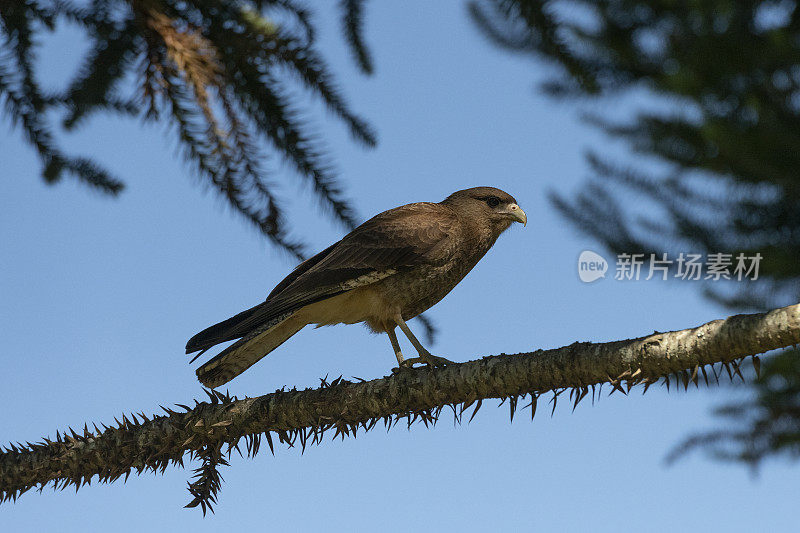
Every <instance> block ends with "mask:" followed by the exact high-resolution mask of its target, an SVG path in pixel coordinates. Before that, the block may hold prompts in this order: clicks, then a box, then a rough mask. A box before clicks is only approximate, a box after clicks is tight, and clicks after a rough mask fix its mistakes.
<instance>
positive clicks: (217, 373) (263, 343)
mask: <svg viewBox="0 0 800 533" xmlns="http://www.w3.org/2000/svg"><path fill="white" fill-rule="evenodd" d="M293 315H294V312H289V313H284V314H283V315H281V316H280V317H278V318H276V319H275V320H271V321H270V322H269V323H268V324H265V325H264V326H263V327H260V328H258V329H257V330H255V331H253V332H251V333H249V334H247V335H246V336H244V337H243V338H241V339H240V340H238V341H236V342H235V343H233V344H231V345H230V346H228V347H227V348H225V349H224V350H222V351H221V352H220V353H219V354H217V355H216V356H214V357H213V358H212V359H210V360H209V361H207V362H206V363H204V364H203V365H201V366H200V367H199V368H198V369H197V371H196V373H197V379H199V380H200V382H201V383H202V384H203V385H205V386H206V387H210V388H212V389H213V388H215V387H219V386H220V385H224V384H225V383H227V382H229V381H230V380H232V379H233V378H235V377H236V376H238V375H239V374H241V373H242V372H244V371H245V370H247V369H248V368H250V367H251V366H253V365H254V364H255V363H257V362H258V361H259V360H260V359H261V358H262V357H264V356H265V355H267V354H268V353H270V352H271V351H273V350H274V349H275V348H277V347H278V346H280V345H281V344H283V343H284V342H286V340H287V339H288V338H289V337H291V336H292V335H294V334H295V333H297V332H298V331H300V330H301V329H303V327H304V326H305V325H306V324H305V322H302V321H299V320H297V319H296V317H295V318H293Z"/></svg>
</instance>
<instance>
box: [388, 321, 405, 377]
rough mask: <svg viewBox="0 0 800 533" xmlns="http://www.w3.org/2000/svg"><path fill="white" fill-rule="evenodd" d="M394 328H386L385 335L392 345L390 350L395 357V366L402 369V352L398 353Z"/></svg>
mask: <svg viewBox="0 0 800 533" xmlns="http://www.w3.org/2000/svg"><path fill="white" fill-rule="evenodd" d="M395 327H396V326H392V327H391V328H386V334H387V335H389V341H391V343H392V350H394V356H395V357H397V366H398V367H399V368H402V367H403V361H404V358H403V352H401V351H400V343H399V342H397V335H395V334H394V328H395Z"/></svg>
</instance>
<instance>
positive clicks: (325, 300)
mask: <svg viewBox="0 0 800 533" xmlns="http://www.w3.org/2000/svg"><path fill="white" fill-rule="evenodd" d="M514 222H520V223H522V224H523V225H527V222H528V218H527V215H526V214H525V211H523V210H522V208H520V206H519V205H518V204H517V201H516V200H515V199H514V197H513V196H511V195H510V194H508V193H506V192H504V191H502V190H500V189H497V188H494V187H473V188H470V189H464V190H460V191H457V192H454V193H453V194H451V195H449V196H448V197H447V198H445V199H444V200H443V201H441V202H438V203H434V202H418V203H412V204H407V205H403V206H400V207H396V208H394V209H390V210H388V211H384V212H383V213H380V214H378V215H375V216H374V217H372V218H371V219H369V220H367V221H366V222H364V223H363V224H361V225H360V226H358V227H356V228H355V229H354V230H353V231H351V232H350V233H348V234H347V235H345V236H344V237H343V238H342V239H341V240H340V241H338V242H336V243H334V244H332V245H331V246H329V247H328V248H326V249H324V250H323V251H321V252H319V253H318V254H316V255H315V256H313V257H311V258H310V259H307V260H305V261H303V262H302V263H300V264H299V265H298V266H297V267H296V268H295V269H294V270H293V271H292V272H291V273H290V274H289V275H288V276H286V278H284V279H283V281H281V282H280V283H278V285H276V286H275V288H274V289H273V290H272V292H270V293H269V295H268V296H267V299H266V300H265V301H264V302H262V303H260V304H258V305H256V306H255V307H252V308H250V309H247V310H246V311H243V312H241V313H239V314H237V315H235V316H233V317H231V318H229V319H227V320H224V321H222V322H220V323H218V324H215V325H213V326H210V327H208V328H206V329H204V330H203V331H201V332H200V333H198V334H196V335H195V336H193V337H192V338H191V339H189V341H188V342H187V344H186V353H187V354H191V353H194V352H199V353H198V354H197V355H196V356H195V357H194V358H193V359H192V362H194V360H195V359H197V358H198V357H199V356H200V355H202V354H203V353H204V352H205V351H207V350H208V349H210V348H212V347H213V346H216V345H218V344H220V343H224V342H227V341H231V340H235V339H238V340H237V341H236V342H235V343H233V344H231V345H230V346H229V347H227V348H225V349H224V350H222V351H221V352H220V353H219V354H217V355H216V356H214V357H213V358H212V359H210V360H209V361H207V362H206V363H204V364H202V365H201V366H200V367H198V368H197V370H196V374H197V377H198V379H199V381H200V382H201V383H202V384H203V385H205V386H207V387H210V388H216V387H219V386H221V385H224V384H225V383H227V382H229V381H230V380H232V379H233V378H235V377H236V376H238V375H239V374H241V373H242V372H244V371H245V370H247V369H248V368H250V367H251V366H252V365H253V364H255V363H256V362H257V361H259V360H260V359H262V358H263V357H264V356H266V355H267V354H269V353H270V352H272V351H273V350H275V349H276V348H277V347H278V346H280V345H281V344H283V343H284V342H285V341H286V340H288V339H289V338H290V337H291V336H293V335H294V334H295V333H297V332H299V331H300V330H301V329H303V328H304V327H305V326H307V325H310V324H314V325H316V327H321V326H326V325H334V324H341V323H344V324H355V323H359V322H363V323H365V324H366V325H367V327H368V328H369V329H371V330H372V331H373V332H375V333H384V332H385V333H386V334H387V335H388V337H389V341H390V343H391V345H392V351H393V352H394V355H395V357H396V358H397V364H398V366H397V368H396V369H393V370H395V371H397V370H398V369H399V370H402V369H406V368H411V367H413V365H414V364H425V365H428V366H429V367H439V366H443V365H446V364H449V363H451V362H450V361H448V360H447V359H445V358H443V357H438V356H435V355H432V354H431V353H430V352H429V351H428V350H427V349H426V348H425V347H424V346H423V345H422V343H421V342H420V341H419V340H418V339H417V338H416V337H415V336H414V334H413V333H412V332H411V329H409V327H408V325H407V324H406V321H408V320H411V319H412V318H414V317H416V316H418V315H419V314H420V313H422V312H423V311H426V310H427V309H429V308H430V307H431V306H433V305H435V304H436V303H438V302H439V301H440V300H441V299H442V298H444V297H445V295H447V294H448V293H449V292H450V291H451V290H452V289H453V288H454V287H455V286H456V285H457V284H458V283H459V282H460V281H461V280H462V279H463V278H464V276H466V275H467V274H468V273H469V271H470V270H472V268H473V267H474V266H475V265H476V264H477V263H478V261H479V260H480V259H481V258H482V257H483V256H484V255H485V254H486V252H488V251H489V249H490V248H491V247H492V246H493V245H494V243H495V241H496V240H497V238H498V237H499V236H500V234H501V233H503V232H504V231H505V230H507V229H508V228H509V227H510V226H511V224H512V223H514ZM398 327H399V328H400V330H401V331H402V332H403V333H404V334H405V336H406V337H407V338H408V340H409V341H410V342H411V344H412V345H413V347H414V348H415V349H416V351H417V353H418V357H414V358H408V359H406V358H405V357H404V356H403V353H402V351H401V349H400V344H399V342H398V340H397V335H396V334H395V329H396V328H398Z"/></svg>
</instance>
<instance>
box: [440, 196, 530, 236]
mask: <svg viewBox="0 0 800 533" xmlns="http://www.w3.org/2000/svg"><path fill="white" fill-rule="evenodd" d="M442 203H443V204H445V205H448V206H450V207H451V208H453V209H455V210H456V211H457V212H458V213H460V214H462V215H465V216H467V217H470V218H473V219H477V220H485V221H487V222H488V223H489V225H490V226H491V227H492V229H493V230H494V231H495V232H497V233H498V234H499V233H500V232H502V231H504V230H506V229H507V228H508V227H509V226H510V225H511V223H512V222H521V223H522V224H523V225H526V224H527V223H528V217H527V215H526V214H525V211H523V210H522V208H521V207H520V206H518V205H517V201H516V200H515V199H514V197H513V196H511V195H510V194H508V193H507V192H505V191H501V190H500V189H496V188H494V187H473V188H472V189H464V190H463V191H457V192H454V193H453V194H451V195H450V196H448V197H447V198H446V199H445V200H444V201H443V202H442Z"/></svg>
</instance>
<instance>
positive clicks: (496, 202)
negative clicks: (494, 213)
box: [486, 196, 500, 207]
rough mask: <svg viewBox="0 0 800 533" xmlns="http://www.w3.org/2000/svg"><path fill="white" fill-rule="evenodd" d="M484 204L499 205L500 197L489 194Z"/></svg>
mask: <svg viewBox="0 0 800 533" xmlns="http://www.w3.org/2000/svg"><path fill="white" fill-rule="evenodd" d="M486 205H488V206H489V207H497V206H498V205H500V198H498V197H497V196H490V197H489V198H487V199H486Z"/></svg>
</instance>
